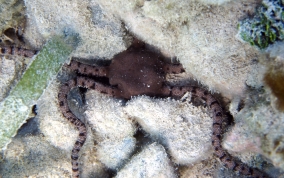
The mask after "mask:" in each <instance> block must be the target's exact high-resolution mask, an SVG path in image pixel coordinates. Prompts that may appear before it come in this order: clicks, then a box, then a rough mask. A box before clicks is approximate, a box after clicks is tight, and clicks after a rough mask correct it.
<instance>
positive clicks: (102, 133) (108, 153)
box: [85, 91, 136, 169]
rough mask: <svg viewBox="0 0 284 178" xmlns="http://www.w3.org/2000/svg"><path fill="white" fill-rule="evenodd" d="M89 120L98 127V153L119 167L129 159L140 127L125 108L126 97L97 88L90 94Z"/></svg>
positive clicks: (101, 159) (95, 127)
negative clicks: (105, 92)
mask: <svg viewBox="0 0 284 178" xmlns="http://www.w3.org/2000/svg"><path fill="white" fill-rule="evenodd" d="M86 98H88V99H87V100H86V103H87V105H88V107H87V110H86V112H85V116H86V120H87V121H88V123H89V124H90V126H91V127H92V129H93V130H94V135H95V141H96V142H97V145H96V149H97V153H96V155H97V157H98V159H99V160H100V161H101V162H102V163H104V164H105V165H106V166H107V167H109V168H111V169H115V168H117V167H121V166H122V164H123V163H124V162H125V161H126V160H127V159H129V157H130V154H132V152H133V151H134V148H135V144H136V139H135V138H134V137H133V135H134V133H135V131H136V127H135V125H134V123H133V121H131V120H129V119H128V116H127V115H126V114H125V113H124V112H123V110H122V101H120V100H116V99H113V98H111V97H109V96H106V95H104V94H100V93H98V92H96V91H89V92H88V93H87V94H86Z"/></svg>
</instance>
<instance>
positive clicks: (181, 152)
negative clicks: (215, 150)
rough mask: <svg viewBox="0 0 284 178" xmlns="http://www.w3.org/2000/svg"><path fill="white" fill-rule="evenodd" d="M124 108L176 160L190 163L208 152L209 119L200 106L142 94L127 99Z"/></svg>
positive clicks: (209, 139) (210, 121)
mask: <svg viewBox="0 0 284 178" xmlns="http://www.w3.org/2000/svg"><path fill="white" fill-rule="evenodd" d="M203 109H204V108H203ZM125 110H126V112H127V114H129V116H130V117H132V118H134V119H135V121H136V122H138V124H139V125H140V126H141V127H142V128H143V130H144V131H145V132H147V133H149V134H150V137H151V138H153V139H154V140H156V141H157V142H160V143H161V144H163V146H164V147H165V148H167V149H168V153H169V155H170V156H171V157H172V161H173V162H175V163H177V164H182V165H186V164H193V163H195V162H196V161H198V160H201V159H203V158H204V157H206V156H208V154H211V153H212V152H211V150H210V148H211V132H212V119H211V118H210V117H209V116H208V115H206V114H205V113H204V110H202V108H201V107H194V106H192V105H191V104H188V103H186V102H185V103H182V102H179V101H175V100H170V99H164V100H162V99H152V98H149V97H145V96H142V97H137V98H134V99H132V100H131V101H130V102H128V103H127V107H126V108H125ZM205 112H206V110H205Z"/></svg>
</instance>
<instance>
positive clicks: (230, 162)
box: [163, 86, 268, 178]
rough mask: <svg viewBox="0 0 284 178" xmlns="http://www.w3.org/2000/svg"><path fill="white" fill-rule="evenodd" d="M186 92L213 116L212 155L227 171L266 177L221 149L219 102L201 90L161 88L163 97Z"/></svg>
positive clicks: (177, 97)
mask: <svg viewBox="0 0 284 178" xmlns="http://www.w3.org/2000/svg"><path fill="white" fill-rule="evenodd" d="M186 92H190V93H191V94H192V96H194V97H198V98H200V99H201V100H203V101H205V102H206V105H207V107H208V108H209V110H210V112H211V113H212V114H213V116H212V118H213V133H212V136H211V138H212V145H213V147H214V154H215V155H216V156H217V157H218V158H219V159H220V161H221V162H222V163H223V164H224V165H225V166H226V167H227V168H229V169H232V170H234V171H238V172H239V173H240V174H243V175H245V176H249V177H255V178H264V177H268V176H267V175H266V174H265V173H263V172H261V171H260V170H258V169H257V168H250V167H249V166H247V165H245V164H244V163H242V162H241V161H239V160H237V159H235V158H233V157H232V156H231V155H230V154H229V153H228V152H227V151H226V150H224V148H223V147H222V145H221V143H222V122H223V117H224V113H223V111H222V107H221V106H220V104H219V102H218V101H217V100H216V99H215V98H214V97H213V96H212V95H211V94H210V93H209V92H208V91H206V90H204V89H202V88H197V87H192V86H184V87H171V86H165V87H164V88H163V93H164V95H167V96H170V97H173V98H175V99H180V98H182V97H183V96H184V94H185V93H186Z"/></svg>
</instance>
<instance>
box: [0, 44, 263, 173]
mask: <svg viewBox="0 0 284 178" xmlns="http://www.w3.org/2000/svg"><path fill="white" fill-rule="evenodd" d="M0 49H1V50H0V52H1V53H2V54H11V55H22V56H25V57H32V56H33V55H35V54H36V53H37V51H33V50H27V49H22V48H16V47H0ZM67 67H68V68H70V69H71V70H73V71H75V72H77V73H78V76H77V77H76V78H74V79H71V80H69V81H68V82H66V83H64V84H62V85H61V86H60V89H59V93H58V100H59V106H60V110H61V112H62V114H63V116H64V117H65V118H67V119H68V120H69V121H70V122H71V123H72V124H74V125H75V126H76V129H77V130H79V137H78V139H77V141H76V142H75V145H74V147H73V149H72V154H71V159H72V161H71V164H72V177H80V172H79V164H78V159H79V152H80V149H81V148H82V146H83V144H84V142H85V140H86V135H87V129H86V126H85V124H84V123H83V122H82V121H81V120H80V119H78V118H77V117H76V116H75V115H74V114H73V113H72V111H71V110H70V108H69V106H68V104H67V95H68V93H69V92H70V90H71V89H72V88H74V87H84V88H87V89H94V90H98V91H100V92H101V93H105V94H108V95H110V96H113V97H116V98H124V99H130V98H131V96H137V95H148V96H155V97H157V96H158V97H172V98H174V99H180V98H182V97H183V96H184V94H186V93H187V92H190V93H191V95H192V96H193V97H197V98H199V99H201V100H202V101H204V102H205V103H206V105H207V107H208V108H209V110H210V112H211V113H212V119H213V133H212V137H211V138H212V145H213V147H214V154H215V155H216V156H217V157H218V158H219V159H220V161H221V162H222V163H223V164H224V165H225V167H227V168H229V169H232V170H234V171H238V172H239V173H240V174H242V175H245V176H248V177H255V178H257V177H259V178H261V177H268V175H266V174H265V173H264V172H261V171H260V170H258V169H257V168H250V167H249V166H247V165H246V164H244V163H242V162H241V161H239V160H238V159H235V158H233V157H232V156H231V155H230V154H229V153H228V152H227V151H226V150H224V148H223V147H222V145H221V143H222V123H223V118H224V113H223V110H222V107H221V105H220V104H219V102H218V101H217V100H216V99H215V98H214V96H213V95H211V94H210V93H209V92H208V91H206V90H204V89H202V88H199V87H195V86H170V85H167V84H166V80H165V75H166V74H167V73H172V74H178V73H182V72H185V70H184V69H183V67H182V65H180V64H168V63H165V62H164V61H163V57H162V56H160V55H159V54H157V53H154V52H152V51H149V50H148V49H146V48H144V45H132V46H131V47H130V48H128V49H127V50H126V51H124V52H122V53H120V54H118V55H116V56H115V57H114V58H113V59H112V62H111V64H110V65H109V66H90V65H86V64H83V63H80V62H77V61H74V60H72V61H71V63H70V64H69V65H68V66H67ZM91 76H95V77H107V78H108V79H109V83H107V84H104V83H100V82H98V81H96V80H94V79H92V78H90V77H91Z"/></svg>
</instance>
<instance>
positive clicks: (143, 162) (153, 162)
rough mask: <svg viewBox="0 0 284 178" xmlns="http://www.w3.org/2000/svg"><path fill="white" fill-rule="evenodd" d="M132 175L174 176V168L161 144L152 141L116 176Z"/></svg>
mask: <svg viewBox="0 0 284 178" xmlns="http://www.w3.org/2000/svg"><path fill="white" fill-rule="evenodd" d="M122 177H123V178H132V177H144V178H150V177H161V178H174V177H177V176H176V175H175V174H174V169H173V167H172V165H171V164H170V160H169V158H168V157H167V154H166V151H165V149H164V148H163V146H161V145H159V144H157V143H153V144H151V145H149V146H147V147H146V148H144V149H143V151H142V152H141V153H139V154H137V155H135V156H134V157H133V158H132V159H131V161H130V162H129V163H128V164H127V165H126V166H125V167H124V168H123V169H122V170H121V171H119V172H118V173H117V176H116V178H122Z"/></svg>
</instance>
